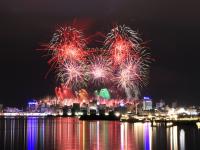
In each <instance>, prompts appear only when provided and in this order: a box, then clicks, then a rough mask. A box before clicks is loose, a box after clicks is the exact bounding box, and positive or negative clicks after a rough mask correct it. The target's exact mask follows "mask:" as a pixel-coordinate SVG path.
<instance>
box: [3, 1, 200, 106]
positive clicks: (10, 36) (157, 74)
mask: <svg viewBox="0 0 200 150" xmlns="http://www.w3.org/2000/svg"><path fill="white" fill-rule="evenodd" d="M78 2H79V4H80V5H76V3H75V2H72V3H67V2H64V1H63V2H61V3H56V2H53V1H50V2H49V3H47V2H46V3H45V2H41V3H40V2H39V1H31V2H26V3H25V4H24V6H23V5H21V4H22V1H19V2H17V3H16V4H15V3H14V2H13V3H11V2H0V3H2V4H1V5H0V7H1V10H0V12H1V13H0V16H1V18H2V23H1V24H0V33H1V37H0V38H1V44H0V50H1V52H2V55H1V60H0V61H1V63H0V64H1V65H0V67H1V75H0V78H1V98H0V103H3V104H5V105H11V106H21V105H24V104H25V102H26V100H27V99H29V98H39V97H43V96H46V95H47V94H51V95H52V94H54V88H55V87H56V80H55V78H54V75H55V74H54V73H50V74H49V75H48V77H47V78H46V79H45V74H46V73H47V71H48V68H49V66H48V64H47V63H46V60H47V58H43V57H42V55H43V54H44V53H43V52H41V51H37V50H36V49H38V48H40V44H41V43H44V42H48V39H50V38H51V37H52V33H53V32H54V30H55V28H56V27H57V25H63V24H67V23H71V22H72V21H73V20H74V19H77V20H81V21H83V22H86V24H87V25H88V26H90V28H89V31H88V30H87V32H88V34H93V33H95V32H96V31H100V32H101V33H104V34H106V33H107V31H109V30H110V28H111V27H112V25H113V24H115V23H118V24H126V25H127V26H129V27H131V28H132V29H134V30H136V31H138V32H139V34H140V35H141V37H142V38H143V40H144V41H147V44H146V46H148V47H149V49H150V51H151V55H152V57H153V58H154V59H155V61H154V62H153V63H152V64H151V69H150V70H151V71H150V78H149V85H148V86H147V87H146V88H144V89H143V92H142V93H143V95H150V96H152V98H153V99H160V98H163V99H164V100H165V99H166V101H167V102H168V100H169V99H171V100H177V101H178V102H180V103H182V104H187V103H188V104H199V101H198V100H199V99H200V95H199V94H198V86H199V80H198V77H199V75H200V74H199V72H198V55H199V54H200V52H199V51H198V49H199V46H198V35H199V33H200V30H199V28H198V26H199V25H200V20H199V17H198V11H197V5H194V4H193V5H192V8H191V7H187V6H188V5H187V4H186V3H184V2H182V3H181V4H183V5H182V6H180V7H179V10H176V7H175V6H176V5H174V4H173V3H170V2H168V3H167V4H164V3H162V2H158V1H155V2H154V3H152V4H151V5H148V3H150V2H147V3H143V2H144V1H142V2H131V1H130V0H128V1H125V2H123V4H122V2H121V3H120V1H117V2H114V1H109V3H105V2H104V1H102V2H99V6H102V7H101V8H102V9H100V8H96V7H92V5H94V3H92V2H91V3H89V1H88V2H85V4H84V5H81V1H78ZM55 4H57V5H58V6H59V9H56V8H54V7H53V6H54V5H55ZM67 4H68V5H67ZM154 4H155V5H154ZM45 5H47V6H48V7H44V6H45ZM95 5H97V4H96V3H95ZM72 6H74V7H72ZM75 6H77V7H75ZM137 6H138V7H137ZM148 6H149V7H148ZM167 6H168V7H167ZM71 7H72V8H75V9H74V10H72V9H70V8H71ZM67 8H68V9H67ZM132 8H135V9H132ZM186 9H187V10H188V11H185V10H186ZM168 10H170V11H168ZM82 12H84V13H82ZM91 12H92V13H91ZM122 12H123V13H122ZM158 12H159V13H158ZM93 45H97V46H98V47H99V43H92V46H93Z"/></svg>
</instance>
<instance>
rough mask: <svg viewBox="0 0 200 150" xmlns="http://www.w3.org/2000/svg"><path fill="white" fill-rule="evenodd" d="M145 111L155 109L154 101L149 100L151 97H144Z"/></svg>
mask: <svg viewBox="0 0 200 150" xmlns="http://www.w3.org/2000/svg"><path fill="white" fill-rule="evenodd" d="M142 103H143V110H151V109H153V107H152V99H151V98H149V97H146V96H145V97H144V98H143V102H142Z"/></svg>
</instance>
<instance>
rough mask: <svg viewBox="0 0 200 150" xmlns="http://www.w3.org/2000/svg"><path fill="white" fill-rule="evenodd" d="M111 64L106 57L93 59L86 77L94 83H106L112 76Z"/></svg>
mask: <svg viewBox="0 0 200 150" xmlns="http://www.w3.org/2000/svg"><path fill="white" fill-rule="evenodd" d="M112 69H113V68H112V65H111V62H110V61H109V59H108V58H106V57H102V56H100V57H97V58H96V57H94V58H93V59H92V61H91V64H90V65H89V70H88V75H89V77H90V78H91V80H92V82H94V83H97V84H99V83H103V84H104V83H107V82H108V81H109V80H110V79H111V78H112V76H113V72H112V71H113V70H112Z"/></svg>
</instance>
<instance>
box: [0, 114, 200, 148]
mask: <svg viewBox="0 0 200 150" xmlns="http://www.w3.org/2000/svg"><path fill="white" fill-rule="evenodd" d="M0 149H2V150H23V149H28V150H35V149H46V150H51V149H52V150H53V149H55V150H143V149H145V150H151V149H152V150H154V149H157V150H165V149H167V150H168V149H170V150H176V149H177V150H178V149H181V150H184V149H189V150H192V149H196V150H200V130H198V129H197V128H196V127H192V126H183V127H177V126H174V127H170V128H166V127H163V126H159V127H151V124H150V123H144V124H143V123H135V124H131V123H121V122H118V121H79V120H78V119H77V118H61V117H59V118H34V117H30V118H27V119H22V118H21V119H18V118H7V119H3V118H1V119H0Z"/></svg>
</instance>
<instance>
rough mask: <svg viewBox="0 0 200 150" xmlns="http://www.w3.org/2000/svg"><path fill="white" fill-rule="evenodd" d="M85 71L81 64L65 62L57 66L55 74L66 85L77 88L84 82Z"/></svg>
mask: <svg viewBox="0 0 200 150" xmlns="http://www.w3.org/2000/svg"><path fill="white" fill-rule="evenodd" d="M85 72H86V71H85V67H84V65H83V64H78V63H73V62H67V63H64V64H63V66H62V67H60V68H59V73H58V74H57V75H58V78H60V79H61V80H62V81H63V82H64V84H65V85H66V86H67V87H71V88H77V87H79V86H81V85H83V84H84V83H85V82H86V78H85Z"/></svg>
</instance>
